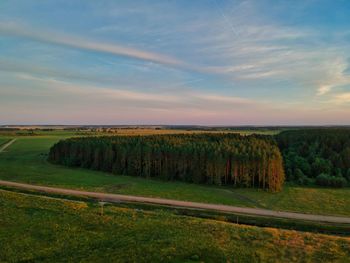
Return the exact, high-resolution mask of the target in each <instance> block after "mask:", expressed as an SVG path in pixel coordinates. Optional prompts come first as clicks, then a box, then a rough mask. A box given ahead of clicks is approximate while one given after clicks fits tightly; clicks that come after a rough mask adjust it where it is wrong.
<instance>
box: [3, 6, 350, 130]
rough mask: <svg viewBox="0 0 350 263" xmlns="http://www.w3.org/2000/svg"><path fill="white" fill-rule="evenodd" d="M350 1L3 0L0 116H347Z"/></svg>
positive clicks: (8, 120)
mask: <svg viewBox="0 0 350 263" xmlns="http://www.w3.org/2000/svg"><path fill="white" fill-rule="evenodd" d="M349 13H350V1H348V0H333V1H332V0H329V1H326V0H319V1H315V0H299V1H298V0H296V1H287V0H284V1H278V0H271V1H270V0H252V1H236V0H234V1H229V0H227V1H226V0H191V1H188V0H172V1H171V0H168V1H165V0H162V1H157V0H149V1H141V0H140V1H139V0H137V1H126V0H119V1H113V0H111V1H105V0H99V1H96V0H81V1H79V0H26V1H23V0H1V1H0V125H1V124H2V125H6V124H96V125H98V124H110V125H113V124H114V125H118V124H124V125H125V124H137V125H141V124H156V125H158V124H164V125H166V124H170V125H176V124H181V125H186V124H187V125H191V124H196V125H232V126H234V125H349V124H350V15H349Z"/></svg>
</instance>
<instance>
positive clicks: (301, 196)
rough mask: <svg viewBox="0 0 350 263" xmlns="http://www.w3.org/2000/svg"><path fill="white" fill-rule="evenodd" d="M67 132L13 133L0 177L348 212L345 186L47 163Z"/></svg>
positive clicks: (1, 162)
mask: <svg viewBox="0 0 350 263" xmlns="http://www.w3.org/2000/svg"><path fill="white" fill-rule="evenodd" d="M72 136H76V134H75V133H74V132H70V133H68V132H67V131H55V132H53V133H51V132H45V133H44V132H43V134H42V135H38V136H17V140H16V142H15V143H14V144H12V145H11V146H10V147H9V148H8V149H7V151H6V152H4V153H1V154H0V179H2V180H9V181H18V182H26V183H33V184H40V185H51V186H59V187H65V188H77V189H86V190H94V191H100V192H110V193H120V194H130V195H139V196H150V197H163V198H169V199H178V200H187V201H196V202H205V203H216V204H226V205H235V206H247V207H261V208H267V209H273V210H286V211H296V212H303V213H315V214H328V215H347V216H349V215H350V189H349V188H343V189H332V188H320V187H302V186H294V185H292V184H286V185H285V186H284V188H283V191H281V192H279V193H270V192H266V191H263V190H257V189H250V188H232V187H217V186H208V185H196V184H189V183H184V182H168V181H161V180H151V179H144V178H139V177H131V176H118V175H111V174H108V173H103V172H97V171H91V170H86V169H80V168H68V167H64V166H58V165H52V164H50V163H48V162H47V154H48V152H49V149H50V147H51V146H52V145H53V144H55V143H56V142H58V141H59V140H60V139H64V138H69V137H72ZM0 138H2V137H0ZM334 204H336V205H334Z"/></svg>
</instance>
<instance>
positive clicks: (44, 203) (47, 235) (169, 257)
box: [0, 190, 350, 262]
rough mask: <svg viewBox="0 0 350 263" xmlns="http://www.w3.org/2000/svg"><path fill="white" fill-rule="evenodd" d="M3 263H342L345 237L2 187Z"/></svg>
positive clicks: (349, 247) (346, 253) (348, 247)
mask: <svg viewBox="0 0 350 263" xmlns="http://www.w3.org/2000/svg"><path fill="white" fill-rule="evenodd" d="M0 214H1V215H2V216H1V217H0V243H1V246H0V261H1V262H7V261H8V262H19V261H27V262H28V261H30V262H38V261H40V262H68V261H69V262H76V261H84V262H106V261H111V260H113V262H125V260H126V259H127V261H129V262H196V261H205V262H287V261H288V262H321V261H323V262H346V261H347V260H348V258H349V257H350V239H349V238H344V237H335V236H328V235H321V234H311V233H302V232H297V231H288V230H278V229H274V228H258V227H252V226H244V225H235V224H229V223H225V222H220V221H215V220H207V219H199V218H193V217H186V216H178V215H173V214H171V213H168V212H165V211H162V212H160V211H144V210H140V209H137V210H135V209H132V208H125V207H118V206H110V205H108V206H105V208H104V211H103V214H102V211H101V208H100V207H99V206H98V205H97V204H95V203H89V202H82V201H70V200H62V199H54V198H48V197H41V196H33V195H27V194H22V193H14V192H9V191H3V190H0Z"/></svg>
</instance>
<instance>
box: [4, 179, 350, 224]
mask: <svg viewBox="0 0 350 263" xmlns="http://www.w3.org/2000/svg"><path fill="white" fill-rule="evenodd" d="M0 185H2V186H7V187H14V188H19V189H25V190H35V191H39V192H44V193H52V194H63V195H71V196H84V197H89V198H94V199H98V200H101V201H108V202H136V203H147V204H157V205H166V206H171V207H181V208H189V209H204V210H213V211H221V212H232V213H240V214H246V215H255V216H265V217H277V218H287V219H298V220H308V221H314V222H328V223H343V224H350V217H340V216H324V215H312V214H301V213H293V212H280V211H273V210H267V209H259V208H246V207H235V206H228V205H218V204H205V203H196V202H187V201H178V200H170V199H162V198H151V197H141V196H131V195H119V194H107V193H98V192H87V191H79V190H73V189H63V188H56V187H47V186H38V185H30V184H23V183H15V182H9V181H2V180H0Z"/></svg>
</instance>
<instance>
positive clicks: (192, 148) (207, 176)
mask: <svg viewBox="0 0 350 263" xmlns="http://www.w3.org/2000/svg"><path fill="white" fill-rule="evenodd" d="M49 161H50V162H52V163H56V164H64V165H69V166H77V167H84V168H89V169H94V170H100V171H105V172H112V173H114V174H120V175H131V176H140V177H145V178H161V179H165V180H181V181H186V182H193V183H206V184H216V185H232V186H243V187H259V188H263V189H268V190H270V191H280V190H281V189H282V186H283V183H284V170H283V163H282V155H281V153H280V151H279V149H278V147H277V145H276V143H275V142H274V141H273V140H271V139H267V137H266V138H265V137H262V136H257V135H255V136H241V135H239V134H186V135H151V136H110V137H85V138H71V139H67V140H63V141H60V142H58V143H57V144H55V145H54V146H53V147H52V148H51V150H50V153H49Z"/></svg>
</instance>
